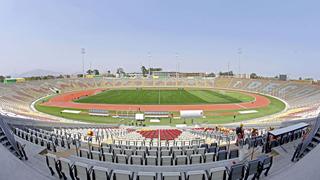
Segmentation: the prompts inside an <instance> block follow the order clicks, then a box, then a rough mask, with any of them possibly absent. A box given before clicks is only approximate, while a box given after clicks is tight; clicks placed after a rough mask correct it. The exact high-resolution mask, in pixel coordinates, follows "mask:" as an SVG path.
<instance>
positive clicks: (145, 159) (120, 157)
mask: <svg viewBox="0 0 320 180" xmlns="http://www.w3.org/2000/svg"><path fill="white" fill-rule="evenodd" d="M188 150H192V151H193V149H187V151H186V152H189V151H188ZM123 152H124V153H122V152H121V149H114V151H113V153H110V152H99V151H89V150H88V149H79V153H78V155H79V156H80V157H84V158H88V159H94V160H98V161H106V162H112V163H120V164H135V165H161V166H171V165H187V164H200V163H211V162H215V161H222V160H227V159H234V158H238V157H239V150H238V149H234V150H230V152H228V151H226V150H221V151H219V152H217V153H215V152H205V151H203V152H202V153H198V154H194V153H192V154H191V153H190V154H184V153H183V151H182V150H174V151H173V153H172V154H170V151H161V153H162V154H161V156H160V155H159V154H158V153H157V152H158V151H155V150H150V151H149V153H147V152H146V151H144V150H137V151H135V152H133V151H132V150H131V149H125V150H124V151H123ZM150 152H152V153H150ZM164 152H165V153H166V154H163V153H164ZM193 152H194V151H193Z"/></svg>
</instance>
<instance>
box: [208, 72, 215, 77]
mask: <svg viewBox="0 0 320 180" xmlns="http://www.w3.org/2000/svg"><path fill="white" fill-rule="evenodd" d="M207 77H216V74H215V73H209V74H208V75H207Z"/></svg>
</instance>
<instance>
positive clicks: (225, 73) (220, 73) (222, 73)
mask: <svg viewBox="0 0 320 180" xmlns="http://www.w3.org/2000/svg"><path fill="white" fill-rule="evenodd" d="M219 76H233V71H229V72H219Z"/></svg>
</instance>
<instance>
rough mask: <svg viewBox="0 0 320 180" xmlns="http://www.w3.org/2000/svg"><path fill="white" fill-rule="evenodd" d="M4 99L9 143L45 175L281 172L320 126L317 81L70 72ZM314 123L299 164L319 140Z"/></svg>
mask: <svg viewBox="0 0 320 180" xmlns="http://www.w3.org/2000/svg"><path fill="white" fill-rule="evenodd" d="M0 97H1V98H0V99H1V114H2V115H1V116H2V118H1V125H2V126H1V128H2V144H3V145H4V146H3V147H6V148H7V149H8V150H9V151H8V153H12V155H14V156H16V157H18V158H20V159H22V161H26V162H28V163H31V164H33V165H32V166H34V165H35V164H36V166H35V168H36V169H38V170H40V171H41V173H39V178H44V177H45V178H49V179H59V178H62V179H73V178H79V179H108V178H111V179H112V178H113V179H131V178H133V177H134V176H138V177H140V178H141V179H143V178H146V179H155V178H158V177H160V176H161V177H162V178H164V179H168V178H173V179H175V178H177V179H179V178H181V177H182V176H184V177H186V178H187V177H188V178H189V179H203V178H204V179H207V178H209V179H220V178H221V179H224V178H231V177H232V176H239V177H240V176H243V178H246V177H247V176H255V177H256V178H257V177H258V176H261V178H263V179H274V178H277V177H281V176H280V175H279V176H277V175H278V173H279V172H281V170H283V168H286V167H283V164H282V162H286V158H287V159H288V158H289V160H290V159H291V158H292V157H291V156H290V157H288V156H287V155H286V156H287V157H286V156H285V155H284V152H285V151H284V150H283V149H282V148H283V147H286V148H288V149H290V151H293V152H294V151H295V149H294V146H295V145H296V144H295V143H297V142H299V141H300V139H301V138H302V137H303V136H304V135H303V134H304V133H305V131H306V129H307V128H310V126H311V127H315V128H318V129H319V127H318V126H319V125H318V121H317V120H315V119H316V118H317V116H318V113H319V110H318V106H319V104H318V102H319V98H320V88H319V87H318V86H317V85H313V84H310V82H297V81H280V80H263V79H247V78H236V77H217V78H199V77H198V78H197V77H195V78H193V79H191V78H167V79H157V78H152V77H151V78H134V79H133V78H105V77H97V78H69V79H52V80H40V81H29V82H23V83H12V84H3V85H1V96H0ZM314 121H315V122H314ZM240 122H241V124H242V125H241V126H244V127H245V129H244V132H245V138H244V139H243V141H241V142H238V139H237V134H236V129H237V127H238V126H239V123H240ZM6 123H8V124H6ZM271 127H272V128H273V129H274V128H276V130H271V131H270V128H271ZM253 129H254V130H255V131H256V132H255V135H254V134H253V131H252V130H253ZM311 129H312V130H311V131H314V133H315V134H314V135H313V134H312V133H311V134H312V137H310V142H309V144H310V145H309V144H307V145H304V146H305V147H304V149H303V150H300V152H299V155H296V159H301V160H300V161H299V163H301V162H303V161H304V159H306V158H307V157H304V158H302V157H303V156H305V154H309V153H308V152H309V151H311V149H313V148H314V147H315V146H314V145H315V143H318V142H319V141H317V140H318V138H319V137H318V136H319V133H318V130H317V129H313V128H311ZM11 130H12V132H13V133H14V135H13V134H11V133H9V131H11ZM277 132H281V134H277ZM90 133H92V134H90ZM270 133H275V137H278V140H277V141H276V142H274V141H272V143H271V142H270V141H271V140H270V139H269V136H270ZM309 136H310V135H309ZM292 148H293V149H292ZM313 151H315V150H312V151H311V152H313ZM270 153H271V154H272V155H268V154H270ZM273 154H276V155H273ZM311 154H312V153H310V156H311ZM292 156H293V154H292ZM263 157H264V159H263ZM285 157H286V158H285ZM18 158H17V161H19V160H18ZM255 158H262V159H263V160H260V161H259V160H256V159H255ZM26 159H28V160H26ZM41 159H42V162H43V163H40V164H38V163H37V161H39V160H41ZM295 161H296V160H295ZM45 162H46V163H45ZM230 163H231V164H233V163H235V165H228V164H230ZM259 164H262V166H261V168H263V167H265V168H263V169H264V171H262V170H263V169H260V168H259V167H260V166H259ZM25 165H27V164H25ZM168 166H172V167H168ZM225 166H230V167H231V168H235V169H228V168H227V169H225ZM255 166H256V167H255ZM155 167H156V168H155ZM268 167H269V168H268ZM271 167H272V168H271ZM238 168H240V170H241V169H242V168H243V170H241V172H240V174H239V172H237V171H238V170H239V169H238ZM246 168H249V169H250V168H252V169H251V170H250V171H248V170H246ZM255 168H256V170H254V169H255ZM270 168H271V170H270ZM276 169H277V170H276ZM26 171H28V170H27V169H26ZM269 171H270V172H271V175H268V172H269ZM236 172H237V173H236ZM28 173H30V172H28ZM46 173H47V174H46ZM280 174H281V173H280ZM51 175H52V176H51ZM265 175H268V176H265Z"/></svg>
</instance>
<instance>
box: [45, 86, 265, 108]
mask: <svg viewBox="0 0 320 180" xmlns="http://www.w3.org/2000/svg"><path fill="white" fill-rule="evenodd" d="M101 91H103V90H102V89H95V90H86V91H77V92H70V93H65V94H61V95H58V96H56V97H53V98H51V99H50V100H49V101H48V102H45V103H43V104H42V105H45V106H51V107H61V108H75V109H84V110H90V109H102V110H114V111H128V110H130V111H131V110H132V111H138V110H140V111H180V110H204V111H215V110H243V109H255V108H262V107H266V106H268V105H269V104H270V101H269V99H268V98H266V97H264V96H261V95H258V94H251V93H244V92H243V93H244V94H247V95H250V96H253V97H254V98H255V101H253V102H245V103H237V104H204V105H202V104H201V105H126V104H92V103H75V102H73V100H75V99H78V98H81V97H84V96H90V95H94V94H96V93H99V92H101Z"/></svg>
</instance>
